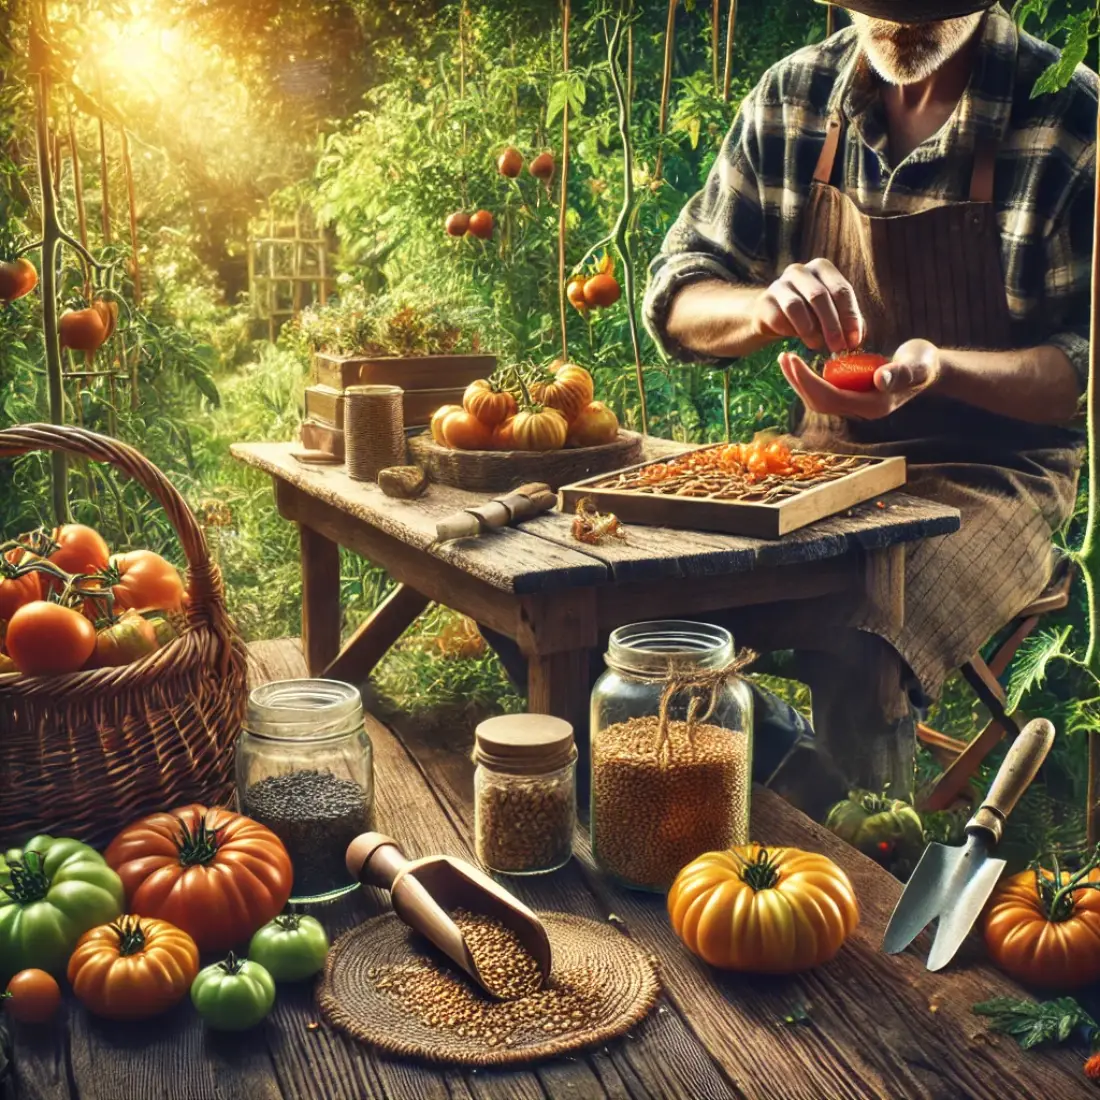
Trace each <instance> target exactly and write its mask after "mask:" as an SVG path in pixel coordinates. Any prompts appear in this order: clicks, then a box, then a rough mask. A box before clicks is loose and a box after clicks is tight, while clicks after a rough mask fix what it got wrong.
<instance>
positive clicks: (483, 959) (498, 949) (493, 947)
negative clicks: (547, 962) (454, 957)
mask: <svg viewBox="0 0 1100 1100" xmlns="http://www.w3.org/2000/svg"><path fill="white" fill-rule="evenodd" d="M451 917H452V919H453V920H454V922H455V924H457V925H458V930H459V931H460V932H461V933H462V938H463V939H464V940H465V941H466V946H467V947H468V948H469V949H470V956H471V957H472V958H473V960H474V966H476V967H477V972H478V973H479V974H480V975H481V980H482V981H483V982H484V983H485V988H486V989H488V990H489V992H490V993H492V994H493V996H494V997H499V998H500V999H501V1000H502V1001H515V1000H518V999H519V998H520V997H527V996H530V995H531V994H532V993H536V992H538V990H539V989H540V988H541V986H542V971H541V970H540V969H539V964H538V960H537V959H536V958H534V956H532V955H531V954H530V953H529V952H528V950H527V948H525V947H524V946H523V944H522V942H521V941H520V938H519V936H517V935H516V934H515V932H513V931H512V929H511V928H507V927H505V925H503V924H501V922H500V921H498V920H494V919H493V918H492V917H487V916H484V915H482V914H480V913H471V912H470V911H469V910H467V909H456V910H455V911H454V912H453V913H452V914H451Z"/></svg>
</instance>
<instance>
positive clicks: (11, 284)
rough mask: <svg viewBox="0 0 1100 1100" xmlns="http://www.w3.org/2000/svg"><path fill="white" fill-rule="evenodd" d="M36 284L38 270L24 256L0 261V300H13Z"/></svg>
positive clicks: (27, 292) (28, 291)
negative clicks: (3, 261)
mask: <svg viewBox="0 0 1100 1100" xmlns="http://www.w3.org/2000/svg"><path fill="white" fill-rule="evenodd" d="M36 286H38V272H37V271H36V270H35V267H34V264H32V263H31V262H30V260H28V259H27V257H26V256H20V257H19V259H18V260H15V261H14V262H12V263H7V262H5V263H0V301H3V302H14V301H15V300H16V298H22V297H23V296H24V295H27V294H30V292H31V291H32V290H34V288H35V287H36Z"/></svg>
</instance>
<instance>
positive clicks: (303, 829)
mask: <svg viewBox="0 0 1100 1100" xmlns="http://www.w3.org/2000/svg"><path fill="white" fill-rule="evenodd" d="M242 803H243V805H242V812H243V813H244V814H245V815H246V816H247V817H250V818H252V819H253V820H254V821H258V822H260V824H261V825H266V826H267V827H268V828H269V829H270V830H271V831H272V832H273V833H274V834H275V835H276V836H277V837H278V838H279V839H280V840H281V841H282V842H283V844H284V845H286V850H287V851H288V852H289V853H290V861H291V863H292V864H293V865H294V896H295V897H299V898H304V897H317V896H319V895H321V894H327V893H329V892H330V891H332V890H337V889H339V888H340V887H342V886H346V885H347V884H348V881H349V880H348V871H347V867H346V866H345V864H344V853H345V852H346V850H347V847H348V845H349V844H350V843H351V842H352V841H353V840H354V839H355V838H356V837H357V836H358V835H359V834H360V833H363V832H367V831H368V830H370V828H371V827H372V826H371V818H372V813H371V809H372V807H371V804H370V797H369V795H368V793H367V792H366V791H365V790H364V789H363V788H362V787H361V786H360V785H359V784H358V783H356V782H355V780H354V779H342V778H341V777H340V776H338V775H333V774H332V772H322V771H297V772H288V773H286V774H285V775H272V776H269V777H268V778H267V779H261V780H260V781H259V782H258V783H253V784H252V786H250V787H249V788H248V789H247V790H246V791H245V793H244V798H243V799H242Z"/></svg>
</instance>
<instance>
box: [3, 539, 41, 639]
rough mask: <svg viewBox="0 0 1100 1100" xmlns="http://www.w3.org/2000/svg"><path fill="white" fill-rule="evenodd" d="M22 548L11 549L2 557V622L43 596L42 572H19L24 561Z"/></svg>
mask: <svg viewBox="0 0 1100 1100" xmlns="http://www.w3.org/2000/svg"><path fill="white" fill-rule="evenodd" d="M22 559H23V553H22V551H20V550H11V551H9V552H8V554H7V556H6V557H3V558H0V623H6V622H7V621H8V620H9V619H10V618H11V617H12V615H14V614H15V613H16V612H17V611H18V610H19V609H20V608H21V607H23V606H24V605H25V604H28V603H33V602H34V601H35V600H40V599H41V598H42V580H41V574H40V573H23V574H22V575H18V574H17V570H16V566H17V565H18V564H19V563H20V561H22Z"/></svg>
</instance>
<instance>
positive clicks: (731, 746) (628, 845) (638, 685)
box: [591, 621, 752, 891]
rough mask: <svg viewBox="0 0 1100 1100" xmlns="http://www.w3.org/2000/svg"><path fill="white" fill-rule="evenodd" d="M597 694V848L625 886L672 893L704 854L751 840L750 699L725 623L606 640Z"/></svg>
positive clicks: (673, 624) (644, 629) (661, 627)
mask: <svg viewBox="0 0 1100 1100" xmlns="http://www.w3.org/2000/svg"><path fill="white" fill-rule="evenodd" d="M605 660H606V663H607V671H606V672H605V673H604V674H603V675H602V676H601V677H600V679H599V680H598V681H597V682H596V686H595V688H594V689H593V692H592V712H591V733H592V796H591V829H592V853H593V856H594V857H595V860H596V863H597V865H598V866H599V867H600V869H601V870H602V871H604V872H605V873H606V874H608V875H610V876H612V877H613V878H614V879H615V880H617V881H618V882H620V883H621V884H622V885H624V886H631V887H635V888H638V889H644V890H658V891H663V890H667V889H668V888H669V886H671V885H672V881H673V879H674V878H675V877H676V875H677V873H678V872H679V871H680V869H681V868H682V867H684V866H685V865H686V864H688V863H690V862H691V861H692V860H693V859H695V858H696V857H697V856H700V855H702V854H703V852H709V851H715V850H720V849H723V848H729V847H731V846H732V845H735V844H745V843H747V842H748V839H749V794H750V789H751V784H752V694H751V693H750V691H749V689H748V685H747V684H746V683H745V682H744V681H743V680H741V679H740V678H739V677H738V676H737V675H736V674H734V673H732V671H731V668H732V666H733V662H734V646H733V638H732V636H731V635H730V633H729V631H727V630H723V629H722V628H721V627H717V626H710V625H707V624H704V623H692V622H677V621H670V622H650V623H636V624H634V625H633V626H624V627H620V628H619V629H618V630H616V631H614V633H612V635H611V641H610V645H609V646H608V650H607V655H606V657H605Z"/></svg>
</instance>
